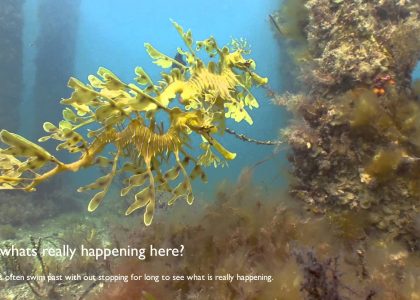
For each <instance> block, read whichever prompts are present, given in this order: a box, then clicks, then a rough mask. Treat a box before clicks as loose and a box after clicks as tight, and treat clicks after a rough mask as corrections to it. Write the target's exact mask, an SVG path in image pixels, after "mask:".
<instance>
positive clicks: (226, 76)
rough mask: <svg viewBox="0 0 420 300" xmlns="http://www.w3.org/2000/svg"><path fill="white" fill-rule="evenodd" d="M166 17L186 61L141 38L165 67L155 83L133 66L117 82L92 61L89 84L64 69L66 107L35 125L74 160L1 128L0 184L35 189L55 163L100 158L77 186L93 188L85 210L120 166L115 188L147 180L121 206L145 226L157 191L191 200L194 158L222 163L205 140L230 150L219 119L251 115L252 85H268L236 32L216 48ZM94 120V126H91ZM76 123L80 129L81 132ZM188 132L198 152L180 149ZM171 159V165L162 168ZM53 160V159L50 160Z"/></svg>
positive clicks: (198, 172)
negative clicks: (95, 173)
mask: <svg viewBox="0 0 420 300" xmlns="http://www.w3.org/2000/svg"><path fill="white" fill-rule="evenodd" d="M172 23H173V25H174V26H175V28H176V30H177V31H178V33H179V35H180V36H181V38H182V39H183V41H184V43H185V46H186V50H183V49H181V48H178V53H179V54H181V55H182V56H183V57H184V58H185V60H186V64H185V65H184V64H183V63H180V62H179V61H177V60H175V59H172V58H171V57H168V56H167V55H165V54H163V53H161V52H160V51H158V50H156V49H155V48H154V47H153V46H152V45H151V44H149V43H145V48H146V51H147V53H148V54H149V56H150V57H151V58H152V59H153V61H154V63H155V64H157V65H158V66H160V67H162V68H163V69H169V68H171V67H172V68H171V69H169V71H166V72H162V73H161V76H162V79H161V80H160V81H159V82H158V83H157V84H155V83H154V82H153V81H152V79H151V78H150V76H149V75H148V74H147V73H146V71H145V70H144V69H143V68H141V67H137V68H136V69H135V73H136V75H137V77H136V78H135V80H136V82H137V83H138V85H136V84H133V83H129V84H127V83H124V82H123V81H121V80H120V79H119V78H118V77H117V76H116V75H115V74H114V73H112V72H111V71H110V70H107V69H105V68H102V67H101V68H99V70H98V75H99V77H97V76H95V75H90V76H89V77H88V80H89V84H84V83H83V82H81V81H79V80H78V79H76V78H73V77H71V78H70V80H69V82H68V86H69V87H70V88H72V89H73V90H74V91H73V93H72V94H71V96H70V98H67V99H63V100H62V101H61V103H62V104H64V105H66V106H67V107H66V108H65V109H64V110H63V120H62V121H60V122H59V124H58V125H55V124H52V123H51V122H46V123H44V125H43V128H44V130H45V131H46V132H47V133H48V134H49V135H47V136H45V137H42V138H40V139H39V141H40V142H45V141H47V140H50V139H53V140H57V141H60V142H61V143H60V144H59V145H58V146H57V148H56V149H57V150H66V151H68V152H70V153H79V154H80V158H79V159H78V160H76V161H74V162H71V163H64V162H62V161H60V160H59V159H57V158H56V157H55V156H53V155H52V154H50V153H49V152H48V151H47V150H46V149H44V148H43V147H41V146H39V145H37V144H35V143H33V142H31V141H29V140H27V139H26V138H24V137H22V136H20V135H18V134H15V133H11V132H9V131H7V130H2V131H1V132H0V138H1V141H2V142H3V143H5V144H7V145H9V148H7V149H3V150H1V151H0V189H14V190H16V189H21V190H25V191H28V192H29V191H34V190H35V188H36V186H37V185H39V184H40V183H42V182H44V181H46V180H47V179H49V178H51V177H53V176H55V175H57V174H59V173H61V172H64V171H71V172H77V171H79V170H80V169H82V168H90V167H93V166H94V165H100V166H102V167H110V171H109V173H108V174H106V175H105V176H102V177H100V178H98V179H97V180H96V181H95V182H93V183H91V184H89V185H87V186H84V187H81V188H79V189H78V191H79V192H82V191H87V190H99V192H98V193H96V194H95V195H94V196H93V198H92V199H91V200H90V202H89V205H88V210H89V211H94V210H95V209H96V208H97V207H98V205H99V204H100V203H101V202H102V200H103V199H104V197H105V196H106V194H107V192H108V191H109V189H110V186H111V183H112V181H113V179H114V178H115V177H116V175H117V174H121V173H124V172H127V173H130V174H131V176H130V177H129V178H128V180H127V181H126V183H127V186H126V187H124V188H123V189H122V190H121V196H125V195H127V194H128V193H129V192H130V191H131V190H132V189H134V188H139V187H141V186H143V185H145V184H146V183H148V184H147V186H146V187H144V188H143V189H141V190H140V191H138V192H137V193H136V194H135V200H134V202H133V203H132V204H131V205H130V206H129V207H128V209H127V211H126V213H125V214H126V215H129V214H131V213H132V212H134V211H135V210H137V209H140V208H145V212H144V223H145V224H146V225H150V224H151V222H152V219H153V214H154V210H155V202H156V200H155V194H156V190H161V191H165V192H168V193H170V194H172V197H171V198H170V200H169V202H168V204H169V205H171V204H173V203H174V202H175V201H176V200H177V199H178V198H180V197H185V198H186V200H187V202H188V204H192V203H193V199H194V196H193V192H192V188H191V180H193V179H195V178H196V177H200V178H201V179H202V180H203V181H206V175H205V173H204V172H203V170H202V166H208V165H211V164H213V165H215V166H217V165H218V164H220V163H223V161H222V159H221V158H219V157H218V156H217V155H216V154H214V153H213V149H215V150H216V151H217V152H218V153H219V154H220V155H221V156H222V158H223V159H225V160H232V159H234V158H235V156H236V154H235V153H232V152H230V151H228V150H227V149H225V148H224V147H223V146H222V145H221V144H220V143H219V142H218V141H217V140H216V139H215V137H214V136H215V135H222V134H223V133H224V131H225V128H226V127H225V122H226V119H227V118H231V119H234V120H235V121H236V122H241V121H243V120H245V121H246V122H247V123H249V124H252V123H253V122H252V118H251V116H250V115H249V113H248V112H247V109H253V108H257V107H258V102H257V100H256V99H255V97H254V96H253V95H252V93H251V92H250V89H251V88H252V87H254V86H258V85H264V84H266V83H267V79H266V78H263V77H260V76H259V75H258V74H256V73H255V72H254V69H255V62H254V61H253V60H252V59H245V58H244V55H246V54H249V50H247V48H246V45H245V44H244V43H243V42H241V41H234V42H232V43H231V45H227V46H224V47H219V46H218V44H217V43H216V40H215V39H214V38H213V37H210V38H208V39H206V40H203V41H197V42H196V43H195V46H196V47H194V42H193V37H192V33H191V31H190V30H188V31H184V30H183V28H182V27H181V26H180V25H178V24H177V23H176V22H172ZM202 49H204V50H205V52H206V53H207V55H208V56H209V57H210V59H209V60H210V61H209V62H208V63H207V64H206V63H205V62H204V61H203V60H202V59H201V58H200V57H199V52H200V50H202ZM176 100H178V101H176ZM160 114H163V115H166V116H167V117H168V118H169V128H168V129H167V130H166V131H165V130H164V128H163V127H164V125H163V123H160V119H159V116H160ZM95 125H96V126H97V128H93V126H95ZM79 130H84V132H82V133H79ZM194 134H195V135H198V136H200V137H201V138H202V142H201V145H200V147H201V149H202V150H203V153H202V154H201V155H200V156H198V157H193V156H191V155H190V154H188V152H187V148H188V147H189V146H190V145H189V144H190V141H191V136H192V135H194ZM108 145H112V146H113V149H114V150H113V152H110V153H109V154H107V155H105V156H101V155H100V154H101V153H103V152H104V151H105V150H106V149H108V148H107V146H108ZM22 158H23V159H22ZM24 159H26V160H24ZM173 160H174V164H175V166H173V167H167V166H168V165H170V163H171V161H173ZM121 162H124V164H121ZM190 164H192V165H193V166H191V168H190V167H188V165H190ZM51 165H52V166H53V167H52V168H48V167H49V166H51ZM46 169H47V170H46ZM190 169H191V171H189V170H190ZM180 174H182V176H183V179H182V180H179V181H180V182H179V183H178V184H177V185H176V186H175V187H172V186H171V185H170V182H171V181H175V180H176V179H177V178H178V177H180Z"/></svg>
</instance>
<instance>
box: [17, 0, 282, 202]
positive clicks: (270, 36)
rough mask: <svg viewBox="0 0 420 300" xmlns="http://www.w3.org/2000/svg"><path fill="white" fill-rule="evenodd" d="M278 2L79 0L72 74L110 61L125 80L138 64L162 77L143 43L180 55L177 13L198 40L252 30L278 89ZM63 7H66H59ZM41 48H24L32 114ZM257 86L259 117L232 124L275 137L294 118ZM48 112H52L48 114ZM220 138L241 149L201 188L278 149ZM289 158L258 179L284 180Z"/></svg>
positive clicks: (257, 54)
mask: <svg viewBox="0 0 420 300" xmlns="http://www.w3.org/2000/svg"><path fill="white" fill-rule="evenodd" d="M39 3H40V1H36V0H27V1H26V3H25V11H26V13H25V30H24V39H25V41H24V44H25V45H31V44H32V43H33V41H34V40H36V35H37V34H39V28H38V27H39V24H38V20H37V18H36V15H37V10H38V9H39V6H38V5H39ZM278 6H279V1H277V0H264V1H255V0H245V1H243V0H241V1H239V0H230V1H196V0H183V1H176V2H175V1H174V2H170V1H166V0H157V1H138V0H137V1H136V0H122V1H118V2H116V1H103V0H101V1H100V0H82V1H81V5H80V8H79V9H80V15H79V24H78V27H77V28H78V29H77V30H78V31H77V36H76V45H75V58H74V61H75V63H74V68H73V70H72V73H71V74H73V75H74V76H75V77H77V78H79V79H80V80H82V81H85V82H86V80H87V76H88V75H89V74H94V73H96V71H97V69H98V68H99V67H100V66H104V67H106V68H109V69H110V70H112V71H113V72H114V73H115V74H117V75H118V76H119V77H120V78H121V79H122V80H123V81H125V82H133V78H134V68H135V67H136V66H142V67H143V68H144V69H145V70H146V71H147V72H148V73H149V74H150V75H152V77H153V79H155V80H158V79H159V73H160V72H161V70H162V69H160V68H159V67H157V66H156V65H154V64H153V63H152V61H151V59H150V58H149V56H148V55H147V53H146V52H145V50H144V47H143V44H144V43H145V42H149V43H151V44H152V45H154V46H155V47H156V48H157V49H159V50H160V51H162V52H163V53H166V54H168V55H169V56H172V55H174V54H175V53H176V48H177V47H180V46H183V43H182V40H181V39H180V37H179V36H178V34H177V32H176V30H175V28H174V27H173V26H172V24H171V22H170V19H173V20H175V21H176V22H178V23H179V24H181V25H182V26H183V27H184V28H185V29H187V28H190V29H191V30H192V32H193V37H194V39H195V40H203V39H206V38H208V37H209V36H211V35H213V36H214V37H215V38H216V40H217V41H218V43H219V45H221V44H226V43H229V42H230V40H231V38H232V37H234V38H241V37H242V38H245V39H246V40H247V41H248V43H249V44H250V45H251V49H252V53H251V57H252V58H253V59H254V60H255V61H256V62H257V72H258V73H259V74H261V75H263V76H266V77H269V78H270V83H269V84H270V86H271V88H272V89H273V90H277V91H278V90H279V89H280V88H281V78H280V64H279V52H280V49H279V47H280V46H279V44H278V42H277V40H276V38H275V34H274V33H273V31H272V30H271V27H270V23H269V18H268V15H269V14H270V13H272V12H273V11H275V10H276V9H278ZM62 9H63V10H64V9H66V8H65V7H62ZM56 13H57V14H60V11H57V12H56ZM36 51H37V47H36V45H35V47H33V46H32V47H26V48H25V52H24V55H25V58H24V59H25V62H24V70H25V76H26V78H25V83H26V84H25V90H24V95H25V100H24V101H25V102H24V107H23V108H22V111H23V113H24V114H25V115H26V116H29V115H30V114H28V111H29V112H30V111H32V109H33V107H32V106H33V102H32V101H31V95H32V89H33V78H34V65H33V59H34V57H35V56H36ZM57 55H59V54H57ZM64 59H65V58H64ZM46 63H48V62H46ZM48 76H54V74H49V75H48ZM62 85H63V87H64V86H65V85H66V82H62ZM63 90H64V91H67V92H64V93H63V95H62V97H63V98H66V97H68V96H69V94H70V93H71V90H70V89H67V90H66V89H63ZM254 94H255V96H256V97H257V99H258V100H259V103H260V108H259V109H257V110H253V111H252V114H251V116H252V118H253V119H254V125H253V126H249V125H247V124H245V122H243V123H244V124H242V123H241V124H238V123H235V122H231V123H229V127H231V128H233V129H235V130H236V131H238V132H240V133H244V134H246V135H249V136H251V137H254V138H257V139H261V140H266V139H276V138H277V137H278V134H279V128H280V127H282V126H284V125H285V123H286V121H287V120H286V118H285V117H284V115H283V113H282V110H281V109H280V108H279V107H277V106H274V105H272V104H271V103H270V99H269V98H268V97H267V96H266V92H265V91H264V90H263V89H257V90H255V91H254ZM59 100H60V99H57V101H59ZM56 113H57V114H60V113H61V111H60V110H59V109H57V112H56ZM45 118H46V120H48V116H45ZM40 125H41V124H33V122H32V121H31V118H28V117H27V118H26V121H25V122H24V124H22V130H21V132H22V133H24V134H25V133H30V132H31V128H33V126H40ZM221 141H222V143H223V144H224V146H225V147H226V148H228V149H229V150H231V151H232V152H236V153H237V154H238V155H237V158H236V159H235V160H234V161H232V162H229V167H228V168H218V169H217V170H214V169H212V168H209V169H208V170H207V173H208V177H209V180H210V183H209V184H208V185H205V186H200V191H202V193H204V194H211V193H212V191H213V190H214V188H215V186H216V185H217V184H218V182H220V181H221V180H223V179H229V180H231V181H234V180H236V179H237V177H238V175H239V173H240V171H241V170H242V169H243V167H245V166H247V165H253V164H254V163H256V162H258V161H260V160H262V159H264V158H266V157H267V156H270V155H271V154H272V151H273V147H271V146H255V145H252V144H248V143H244V142H242V141H239V140H237V139H235V138H234V137H232V136H225V137H223V138H222V139H221ZM283 162H284V159H283V157H282V156H281V155H280V156H277V157H276V158H275V159H274V160H270V161H269V162H268V163H265V164H262V165H261V166H259V167H258V168H257V170H256V173H255V176H254V178H255V181H256V182H257V183H258V184H263V185H264V186H265V187H266V188H270V187H271V186H278V185H279V184H282V183H283V180H282V179H281V175H282V174H283V173H284V171H282V169H283V168H282V167H281V165H282V163H283ZM75 177H78V179H76V178H75ZM84 177H85V176H82V178H80V176H72V177H71V178H73V180H74V182H75V183H76V182H77V184H84V183H86V182H90V181H91V180H92V178H84Z"/></svg>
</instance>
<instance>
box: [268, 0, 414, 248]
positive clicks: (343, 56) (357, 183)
mask: <svg viewBox="0 0 420 300" xmlns="http://www.w3.org/2000/svg"><path fill="white" fill-rule="evenodd" d="M290 6H292V7H294V10H293V11H295V16H293V15H291V14H290V13H289V12H290V8H288V7H290ZM285 8H288V10H287V9H286V10H285ZM296 16H298V17H299V19H300V22H294V23H293V22H290V21H288V20H289V18H293V17H295V18H296ZM273 21H274V22H275V25H276V28H277V29H276V30H277V31H278V32H279V33H281V34H282V37H283V38H286V39H288V46H289V50H290V51H289V53H290V56H291V57H293V58H294V61H295V62H296V63H297V65H298V67H299V69H300V71H301V72H300V76H299V79H300V80H301V82H302V83H303V85H302V86H305V89H302V90H301V92H300V93H297V94H287V93H286V94H284V95H281V96H278V97H276V98H275V99H274V102H275V103H277V104H279V105H285V106H286V107H287V108H288V109H289V110H290V111H291V112H292V113H293V114H294V120H295V121H294V122H293V123H292V124H291V125H290V126H289V127H288V128H287V129H285V130H283V131H282V135H283V137H284V139H285V140H287V141H288V143H289V144H290V147H291V151H290V154H289V160H290V162H291V164H292V167H293V170H292V173H293V175H294V178H293V182H292V183H291V187H290V192H291V194H292V195H293V197H295V198H297V199H300V200H302V201H303V202H304V203H305V205H306V208H307V209H308V210H309V211H311V212H313V213H315V214H321V215H326V216H327V217H328V218H330V219H331V220H334V222H338V223H339V224H341V225H343V223H346V222H353V221H354V219H355V218H354V217H353V219H351V217H350V216H351V215H353V214H354V213H356V214H357V219H358V223H359V224H360V228H361V231H360V233H361V234H360V236H359V238H361V239H363V237H366V236H368V235H371V234H374V233H375V232H376V233H380V232H384V233H386V234H387V236H388V237H392V238H398V239H403V240H404V241H405V242H406V243H407V245H408V246H409V248H410V249H412V250H415V249H418V248H419V247H420V245H419V243H418V236H419V228H418V225H417V223H418V218H419V207H418V201H419V190H418V183H419V180H420V173H419V163H418V162H419V155H420V148H419V146H420V144H419V136H420V127H419V125H420V123H419V121H418V120H420V114H419V112H420V103H419V94H418V91H416V89H415V88H414V86H415V84H414V83H413V82H412V78H411V74H412V72H413V70H414V68H415V66H416V63H417V62H418V60H419V58H420V40H419V39H418V37H419V36H420V4H419V3H418V2H417V1H394V0H389V1H387V0H385V1H361V0H356V1H329V0H309V1H298V2H295V1H286V3H285V6H284V8H283V10H280V11H279V13H278V14H276V15H274V16H273ZM290 28H292V29H290ZM290 32H294V34H290ZM296 33H299V34H296ZM347 218H350V220H346V219H347Z"/></svg>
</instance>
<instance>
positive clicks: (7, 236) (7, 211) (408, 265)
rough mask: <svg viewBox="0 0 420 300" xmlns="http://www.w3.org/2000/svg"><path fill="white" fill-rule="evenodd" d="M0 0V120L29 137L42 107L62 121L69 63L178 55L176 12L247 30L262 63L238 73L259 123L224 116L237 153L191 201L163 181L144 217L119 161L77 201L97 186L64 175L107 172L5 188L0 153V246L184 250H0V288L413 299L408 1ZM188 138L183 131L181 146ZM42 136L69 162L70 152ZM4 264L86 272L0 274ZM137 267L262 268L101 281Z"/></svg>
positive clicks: (221, 37) (418, 224) (412, 79)
mask: <svg viewBox="0 0 420 300" xmlns="http://www.w3.org/2000/svg"><path fill="white" fill-rule="evenodd" d="M0 2H1V11H0V41H1V42H0V43H1V45H2V47H1V48H0V87H1V89H0V129H5V130H7V131H10V132H13V133H16V134H18V135H20V136H23V137H25V138H26V139H28V140H30V141H33V142H37V141H38V139H39V138H40V137H42V136H44V135H45V131H44V129H45V126H44V129H43V124H44V122H51V123H53V124H58V122H59V121H60V120H62V119H63V116H62V110H63V109H64V106H63V105H62V104H60V101H61V100H62V99H66V98H67V99H68V98H70V97H71V95H72V92H73V89H72V88H69V87H67V82H68V81H69V78H70V77H75V78H77V79H79V80H80V81H81V82H83V83H88V82H89V81H88V76H89V75H90V74H96V72H97V70H98V69H99V68H100V67H104V68H106V69H109V70H111V71H112V72H113V73H114V74H115V75H116V76H117V77H118V78H119V79H120V80H121V81H122V82H127V83H131V82H134V78H135V77H136V74H135V73H134V69H135V68H136V67H137V66H141V67H142V68H143V69H144V70H145V71H146V72H147V73H148V74H149V75H150V77H151V79H152V80H153V81H154V82H158V81H159V80H160V79H161V72H162V71H163V69H162V68H160V67H159V66H157V65H156V63H154V60H153V59H152V57H151V56H150V55H149V54H148V52H147V51H146V49H145V43H150V44H152V45H153V46H154V47H156V49H158V50H159V51H161V52H162V53H164V54H166V55H168V56H169V57H170V58H175V56H176V54H177V48H178V47H183V48H185V46H184V44H183V40H182V38H181V37H180V35H179V34H178V32H177V30H176V28H175V27H174V26H173V24H172V20H173V21H175V22H177V23H179V24H180V25H181V26H182V27H183V28H184V30H185V31H186V30H188V29H191V31H192V34H193V38H194V40H195V41H201V40H204V39H207V38H209V37H210V36H213V37H214V38H215V40H216V41H217V43H218V45H219V46H221V45H228V44H229V43H231V41H232V39H241V38H243V39H244V40H246V43H247V45H249V46H250V49H251V52H250V53H249V54H248V55H244V56H245V57H246V59H252V60H254V61H255V63H256V69H255V72H256V73H257V74H258V75H260V76H262V77H266V78H268V84H266V85H265V84H263V85H262V86H260V84H252V88H250V91H251V92H252V94H253V95H254V96H255V98H256V99H257V101H258V103H259V107H258V108H255V109H252V110H248V113H249V114H250V116H251V117H252V120H253V124H252V125H250V124H248V123H247V122H244V121H242V122H235V121H234V120H231V119H229V120H227V127H229V128H231V129H233V130H234V131H235V132H236V133H237V134H239V135H244V136H242V137H245V140H244V139H241V138H240V136H239V135H236V136H235V135H234V134H229V133H225V134H224V135H223V136H218V137H217V140H218V141H219V142H220V143H221V144H222V145H223V146H224V147H225V148H227V149H228V150H230V151H232V152H235V153H236V158H235V159H233V160H229V161H228V162H227V165H225V166H222V165H219V166H217V168H213V166H212V165H210V166H209V167H206V168H203V169H204V172H205V174H206V175H207V178H208V182H207V183H203V182H201V181H200V180H195V181H193V183H192V185H193V186H192V190H193V194H194V196H195V200H194V203H193V204H192V205H188V204H187V202H186V201H184V200H183V199H180V200H178V201H177V202H176V203H175V204H174V205H171V206H168V205H167V204H166V202H165V201H167V199H168V197H167V196H166V195H165V194H158V195H157V198H158V202H157V203H158V205H157V206H156V211H155V213H154V218H153V222H152V223H151V224H147V225H149V226H145V224H144V223H146V222H145V221H143V209H141V211H140V210H139V211H136V212H134V213H132V214H131V215H130V216H125V215H124V212H125V211H126V209H127V207H129V206H130V204H131V203H132V199H131V198H132V195H131V196H125V197H120V195H119V194H120V190H121V188H123V187H124V185H125V184H126V183H127V178H125V177H123V176H121V178H120V177H118V176H116V179H115V180H114V181H115V182H114V183H113V185H112V186H111V187H110V190H109V193H108V195H107V196H106V197H105V199H104V201H103V203H102V204H101V205H100V206H99V207H98V208H97V209H96V210H95V209H93V210H95V211H94V212H89V211H88V210H87V207H88V205H89V200H90V198H92V194H91V193H85V192H83V193H78V192H76V190H77V189H78V188H79V187H81V186H85V185H86V184H89V183H91V182H93V181H94V180H95V179H96V178H98V177H100V176H104V175H106V174H107V172H109V171H106V170H104V169H98V168H86V169H83V170H80V171H78V172H77V173H73V172H67V173H62V174H59V175H57V176H55V177H54V178H51V179H49V180H48V181H46V182H43V183H42V184H41V185H39V186H38V187H37V191H34V192H31V193H27V192H25V191H21V190H10V189H9V187H10V186H9V185H8V184H9V182H10V181H7V179H5V177H6V176H4V177H3V175H4V174H7V173H2V172H8V171H10V169H7V168H10V166H9V165H7V166H8V167H7V168H6V167H4V166H6V163H10V162H11V163H12V165H13V162H14V161H13V160H11V161H8V160H7V159H10V157H6V158H3V157H1V156H0V158H1V159H0V163H2V164H3V165H1V164H0V167H1V168H0V189H1V191H0V238H1V247H2V248H3V249H7V248H10V247H11V246H12V245H15V246H16V247H21V248H31V249H38V250H40V249H41V250H42V249H44V248H47V247H57V248H58V247H62V246H64V245H68V246H70V247H73V248H78V247H80V245H86V246H89V247H92V248H113V249H114V248H115V249H120V248H127V247H138V248H141V247H148V246H149V245H155V246H157V247H162V248H179V247H180V246H181V245H182V247H183V249H184V250H183V251H184V254H183V256H182V257H170V256H168V257H149V258H147V259H145V260H139V259H138V258H136V257H116V258H112V259H111V258H108V259H101V258H99V259H97V260H95V259H94V258H92V257H85V256H78V255H76V257H75V258H74V259H69V258H68V257H65V256H63V257H52V256H42V255H37V256H35V257H31V256H27V257H25V256H20V255H10V256H7V255H0V270H1V276H0V299H148V300H151V299H420V252H419V249H420V241H419V238H420V207H419V205H418V203H419V202H418V201H419V200H420V189H419V188H418V187H419V186H420V180H419V178H420V175H419V174H420V171H419V170H420V165H419V164H418V161H419V157H420V150H419V149H420V139H419V137H420V121H419V120H420V104H419V101H420V96H419V95H420V83H419V79H420V64H419V62H418V61H419V58H420V44H419V43H420V42H419V40H420V20H419V18H420V17H419V16H420V4H419V3H418V2H416V1H409V0H408V1H398V0H385V1H381V2H380V3H379V2H378V3H376V2H375V3H374V2H370V1H364V0H354V1H338V0H296V1H295V0H285V1H279V0H261V1H255V0H242V1H239V0H229V1H196V0H179V1H166V0H155V1H146V0H121V1H107V0H105V1H99V0H0ZM354 20H356V22H354ZM349 44H350V45H349ZM358 45H360V46H358ZM184 50H185V49H184ZM232 51H233V50H232ZM203 52H204V51H203ZM204 56H205V55H204ZM206 59H207V58H206ZM206 59H205V61H207V60H206ZM246 70H247V72H253V71H250V69H246ZM245 73H246V72H245ZM249 74H251V73H249ZM244 76H245V75H244ZM73 88H74V87H73ZM165 122H167V120H166V121H165ZM165 125H168V124H167V123H165ZM88 128H89V129H92V130H93V129H97V128H95V127H93V126H92V127H88ZM250 139H255V140H257V141H259V142H260V143H258V142H257V143H255V142H249V140H250ZM246 140H248V141H246ZM2 141H3V142H4V143H0V148H1V149H6V148H7V146H5V144H8V140H7V138H6V139H5V138H4V137H3V139H2ZM200 142H201V138H200V137H194V138H193V141H192V143H191V149H189V150H188V153H189V154H190V155H191V157H193V158H198V157H199V155H201V151H200V150H201V149H200V145H199V143H200ZM267 144H268V145H267ZM41 145H42V147H45V149H46V150H47V151H49V152H50V153H52V154H53V155H56V156H57V158H58V159H60V160H62V161H64V162H73V161H75V160H77V159H78V158H79V156H80V155H79V154H70V153H64V151H61V152H59V153H57V152H56V150H55V148H56V146H57V144H56V143H55V142H51V141H47V142H45V143H41ZM106 151H108V148H106ZM110 151H115V150H113V149H112V148H110ZM104 152H105V151H104ZM0 155H2V154H1V153H0ZM16 168H18V167H16ZM4 170H6V171H4ZM2 184H4V185H3V186H2ZM6 186H7V187H8V188H5V187H6ZM3 189H4V190H3ZM130 197H131V198H130ZM95 208H96V207H95ZM145 220H146V218H145ZM10 274H14V275H24V276H28V275H31V274H34V275H39V276H43V275H48V274H63V275H69V276H70V275H73V274H82V275H86V276H96V277H91V278H90V279H86V280H79V279H71V280H70V279H68V280H67V279H65V280H64V279H62V278H61V279H57V280H52V281H50V282H47V281H45V280H42V279H41V277H37V278H32V279H30V280H19V279H16V278H15V279H10V280H4V278H5V277H6V276H7V275H10ZM132 274H137V275H143V276H144V275H145V274H148V275H161V274H165V275H170V276H172V275H184V276H185V275H191V274H197V275H202V276H204V275H205V276H207V275H211V276H214V275H226V274H233V275H254V276H260V278H259V279H258V280H255V281H252V282H245V281H241V280H239V279H235V280H233V281H232V282H228V281H227V280H219V281H216V280H203V279H194V280H188V281H187V280H183V281H179V280H170V281H169V282H165V281H162V280H160V281H158V282H157V281H156V280H152V279H149V280H128V281H127V282H124V280H116V281H115V282H114V281H112V280H109V278H110V277H108V279H103V278H102V279H98V276H99V275H106V276H124V275H127V276H130V275H132ZM86 278H88V277H86ZM92 278H95V279H92ZM268 278H270V279H268Z"/></svg>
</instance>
